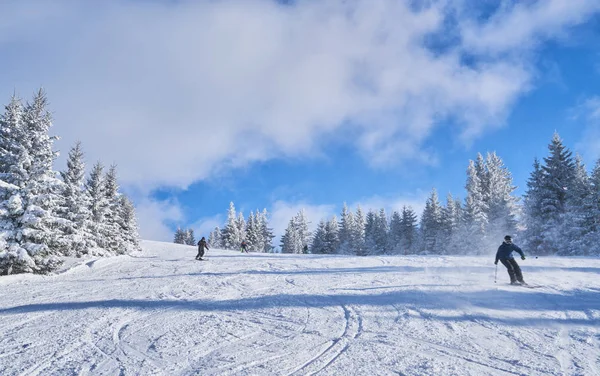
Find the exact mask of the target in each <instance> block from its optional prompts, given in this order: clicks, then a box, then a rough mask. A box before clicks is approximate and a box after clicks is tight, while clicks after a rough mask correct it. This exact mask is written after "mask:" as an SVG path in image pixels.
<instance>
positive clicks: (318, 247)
mask: <svg viewBox="0 0 600 376" xmlns="http://www.w3.org/2000/svg"><path fill="white" fill-rule="evenodd" d="M310 253H313V254H325V253H327V229H326V223H325V220H324V219H321V220H320V221H319V224H318V225H317V229H316V230H315V235H314V237H313V241H312V245H311V249H310Z"/></svg>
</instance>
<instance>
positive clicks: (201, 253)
mask: <svg viewBox="0 0 600 376" xmlns="http://www.w3.org/2000/svg"><path fill="white" fill-rule="evenodd" d="M204 248H206V250H207V251H208V245H207V244H206V239H204V236H203V237H202V239H200V241H199V242H198V254H197V255H196V260H202V261H204V259H203V258H202V256H204Z"/></svg>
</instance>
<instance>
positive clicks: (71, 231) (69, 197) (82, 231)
mask: <svg viewBox="0 0 600 376" xmlns="http://www.w3.org/2000/svg"><path fill="white" fill-rule="evenodd" d="M61 176H62V179H63V182H64V189H63V192H62V195H63V197H64V206H63V207H62V208H61V210H60V212H59V215H60V216H61V218H64V219H66V220H67V221H68V222H67V225H66V229H65V239H66V240H67V242H68V247H67V249H68V250H69V251H67V253H66V255H77V256H81V255H83V254H87V253H88V249H89V248H92V247H94V246H95V243H94V242H93V240H92V238H93V236H92V234H91V233H90V232H89V228H90V226H89V220H90V216H91V213H90V210H89V196H88V195H87V194H86V193H85V191H84V181H85V163H84V161H83V151H82V149H81V142H77V143H76V144H75V146H73V147H72V148H71V150H70V151H69V157H68V159H67V170H66V171H63V172H61Z"/></svg>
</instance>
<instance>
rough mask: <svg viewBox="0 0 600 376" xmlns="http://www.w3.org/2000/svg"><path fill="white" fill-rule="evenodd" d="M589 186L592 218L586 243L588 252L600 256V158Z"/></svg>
mask: <svg viewBox="0 0 600 376" xmlns="http://www.w3.org/2000/svg"><path fill="white" fill-rule="evenodd" d="M590 186H591V192H592V193H591V197H590V202H591V205H590V206H591V211H590V213H589V214H590V217H591V218H593V221H592V223H591V228H590V232H589V233H588V235H587V238H588V239H587V241H586V243H587V244H590V249H589V254H590V255H595V256H600V159H598V160H597V161H596V164H595V166H594V169H593V170H592V174H591V176H590Z"/></svg>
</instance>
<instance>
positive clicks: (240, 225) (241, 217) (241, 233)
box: [236, 212, 246, 249]
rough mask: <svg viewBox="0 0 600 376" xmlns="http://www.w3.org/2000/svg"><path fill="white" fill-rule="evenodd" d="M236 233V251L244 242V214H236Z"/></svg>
mask: <svg viewBox="0 0 600 376" xmlns="http://www.w3.org/2000/svg"><path fill="white" fill-rule="evenodd" d="M236 224H237V231H238V234H239V235H238V242H237V249H240V246H241V244H242V241H244V240H246V220H245V219H244V213H242V212H240V213H238V217H237V220H236Z"/></svg>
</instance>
